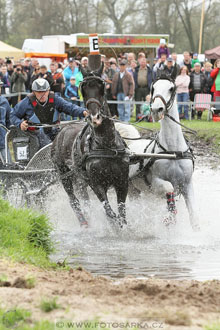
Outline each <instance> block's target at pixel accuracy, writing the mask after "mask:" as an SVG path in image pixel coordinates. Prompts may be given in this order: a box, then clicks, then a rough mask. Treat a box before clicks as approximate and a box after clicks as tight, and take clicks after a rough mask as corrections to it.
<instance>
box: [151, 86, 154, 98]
mask: <svg viewBox="0 0 220 330" xmlns="http://www.w3.org/2000/svg"><path fill="white" fill-rule="evenodd" d="M153 94H154V83H153V82H152V84H151V86H150V95H151V97H152V96H153Z"/></svg>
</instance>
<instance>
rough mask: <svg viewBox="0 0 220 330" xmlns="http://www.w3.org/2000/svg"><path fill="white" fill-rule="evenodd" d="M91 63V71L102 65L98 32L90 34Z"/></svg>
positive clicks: (89, 64) (89, 65)
mask: <svg viewBox="0 0 220 330" xmlns="http://www.w3.org/2000/svg"><path fill="white" fill-rule="evenodd" d="M89 48H90V54H89V56H88V57H89V63H88V67H89V70H90V71H96V70H98V69H99V68H100V66H101V55H100V53H99V39H98V34H97V33H92V34H90V35H89Z"/></svg>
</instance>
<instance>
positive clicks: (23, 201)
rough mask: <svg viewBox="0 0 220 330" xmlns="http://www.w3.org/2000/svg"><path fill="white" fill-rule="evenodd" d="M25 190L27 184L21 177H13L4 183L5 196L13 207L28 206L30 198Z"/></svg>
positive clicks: (26, 189)
mask: <svg viewBox="0 0 220 330" xmlns="http://www.w3.org/2000/svg"><path fill="white" fill-rule="evenodd" d="M27 191H28V185H27V184H26V183H25V182H24V181H23V180H22V179H15V180H13V182H12V181H9V182H7V183H6V185H5V198H6V199H7V200H8V201H9V203H10V204H11V205H12V206H14V207H15V208H23V207H28V206H29V205H30V200H29V197H28V196H27V195H26V192H27Z"/></svg>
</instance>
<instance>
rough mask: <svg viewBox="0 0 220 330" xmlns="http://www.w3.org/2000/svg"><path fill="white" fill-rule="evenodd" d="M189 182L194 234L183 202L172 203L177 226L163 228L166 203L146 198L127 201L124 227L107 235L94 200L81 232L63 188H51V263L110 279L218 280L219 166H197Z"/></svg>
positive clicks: (143, 195) (101, 215)
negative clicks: (53, 245)
mask: <svg viewBox="0 0 220 330" xmlns="http://www.w3.org/2000/svg"><path fill="white" fill-rule="evenodd" d="M193 179H194V189H195V195H196V199H197V209H198V215H199V221H200V226H201V231H200V232H199V233H194V232H193V231H192V229H191V227H190V223H189V217H188V213H187V210H186V207H185V203H184V201H183V199H182V197H181V198H180V199H178V200H177V208H178V215H177V224H176V225H171V226H169V227H168V228H166V227H165V226H164V225H163V223H162V219H163V217H164V215H165V214H166V212H167V211H166V202H165V200H162V199H159V198H156V197H155V196H154V195H152V194H150V193H147V194H142V196H141V199H140V200H138V201H132V200H129V199H128V202H127V219H128V226H127V227H126V228H124V229H123V230H112V228H111V227H110V226H109V224H108V223H107V220H106V218H105V216H104V212H103V210H102V206H101V205H100V203H99V202H98V201H97V200H96V199H93V200H92V208H91V210H90V213H89V215H90V228H89V229H87V230H83V229H80V228H79V225H78V222H77V220H76V218H75V216H74V214H73V212H72V210H71V208H70V206H69V204H68V201H67V198H66V195H65V193H64V191H63V189H62V188H61V187H54V188H53V189H51V190H50V192H49V195H48V201H47V205H46V208H47V212H48V215H49V217H50V219H51V221H52V223H53V225H54V233H53V237H54V239H55V240H56V242H57V247H58V251H57V253H56V254H55V255H53V256H52V259H53V260H55V261H62V260H64V259H66V260H67V262H68V263H69V264H70V265H72V266H77V265H81V266H83V267H84V268H86V269H87V270H89V271H91V272H92V273H94V274H99V275H107V276H110V277H113V278H120V277H124V276H126V275H132V276H134V277H138V278H141V277H159V278H165V279H198V280H208V279H214V278H215V279H220V167H218V166H217V167H216V168H215V169H212V168H211V164H210V163H208V164H207V163H206V164H204V163H203V162H202V161H199V162H198V163H197V166H196V169H195V172H194V178H193ZM112 203H113V205H114V198H113V202H112ZM114 208H116V205H114Z"/></svg>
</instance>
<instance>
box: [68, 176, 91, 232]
mask: <svg viewBox="0 0 220 330" xmlns="http://www.w3.org/2000/svg"><path fill="white" fill-rule="evenodd" d="M62 184H63V187H64V189H65V191H66V192H67V195H68V196H69V201H70V205H71V207H72V209H73V211H74V212H75V214H76V216H77V219H78V220H79V224H80V226H85V227H87V226H88V222H87V221H86V219H85V217H84V215H83V213H82V210H81V206H80V202H79V200H78V199H77V197H76V195H75V194H74V191H73V183H72V180H71V178H69V177H68V178H64V179H62Z"/></svg>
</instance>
